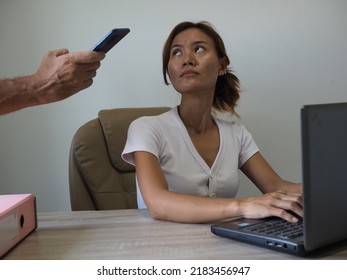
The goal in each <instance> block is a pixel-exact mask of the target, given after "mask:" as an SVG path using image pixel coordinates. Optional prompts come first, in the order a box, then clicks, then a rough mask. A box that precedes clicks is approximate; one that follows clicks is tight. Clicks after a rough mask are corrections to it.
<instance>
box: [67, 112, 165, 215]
mask: <svg viewBox="0 0 347 280" xmlns="http://www.w3.org/2000/svg"><path fill="white" fill-rule="evenodd" d="M169 109H170V108H168V107H155V108H119V109H110V110H102V111H100V112H99V114H98V118H96V119H93V120H91V121H89V122H87V123H86V124H84V125H83V126H81V127H80V128H79V129H78V130H77V132H76V134H75V135H74V137H73V140H72V143H71V149H70V157H69V190H70V201H71V209H72V210H74V211H75V210H111V209H128V208H137V200H136V183H135V168H134V167H133V166H132V165H130V164H128V163H126V162H124V161H123V159H122V158H121V153H122V151H123V148H124V146H125V142H126V139H127V132H128V127H129V125H130V123H131V122H132V121H133V120H135V119H137V118H139V117H141V116H152V115H159V114H161V113H164V112H166V111H168V110H169Z"/></svg>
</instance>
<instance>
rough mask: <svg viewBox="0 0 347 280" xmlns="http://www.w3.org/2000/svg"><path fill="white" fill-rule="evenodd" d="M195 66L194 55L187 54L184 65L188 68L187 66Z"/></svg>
mask: <svg viewBox="0 0 347 280" xmlns="http://www.w3.org/2000/svg"><path fill="white" fill-rule="evenodd" d="M194 64H195V60H194V58H193V57H192V55H190V54H187V55H186V56H185V57H184V59H183V65H184V66H187V65H194Z"/></svg>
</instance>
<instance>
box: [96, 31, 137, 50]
mask: <svg viewBox="0 0 347 280" xmlns="http://www.w3.org/2000/svg"><path fill="white" fill-rule="evenodd" d="M129 32H130V29H129V28H115V29H112V30H111V31H110V32H109V33H108V34H107V35H106V36H105V37H104V38H102V39H101V40H100V42H98V43H97V44H96V45H95V46H94V47H93V48H92V49H91V50H92V51H96V52H104V53H107V52H108V51H109V50H110V49H112V48H113V47H114V46H115V45H116V44H117V43H118V42H119V41H120V40H122V39H123V38H124V37H125V36H126V35H127V34H128V33H129Z"/></svg>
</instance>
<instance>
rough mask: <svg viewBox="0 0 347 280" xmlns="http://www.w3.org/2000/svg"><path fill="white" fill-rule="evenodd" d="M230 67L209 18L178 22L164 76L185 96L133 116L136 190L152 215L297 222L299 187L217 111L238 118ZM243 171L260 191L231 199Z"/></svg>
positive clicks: (130, 156) (129, 148)
mask: <svg viewBox="0 0 347 280" xmlns="http://www.w3.org/2000/svg"><path fill="white" fill-rule="evenodd" d="M228 65H229V58H228V56H227V54H226V50H225V47H224V43H223V41H222V39H221V38H220V36H219V35H218V33H217V32H216V31H215V30H214V28H213V27H212V26H211V25H210V24H209V23H207V22H199V23H192V22H182V23H180V24H178V25H177V26H176V27H175V28H174V29H173V30H172V32H171V34H170V35H169V37H168V39H167V41H166V43H165V45H164V49H163V75H164V80H165V82H166V84H169V82H168V79H167V78H169V79H170V81H171V83H172V85H173V87H174V88H175V89H176V90H177V91H178V92H179V93H180V94H181V102H180V105H179V106H177V107H175V108H172V109H171V110H170V111H169V112H167V113H164V114H162V115H160V116H151V117H142V118H140V119H138V120H135V121H134V122H133V123H132V124H131V126H130V127H129V131H128V140H127V143H126V146H125V148H124V151H123V154H122V157H123V159H124V160H125V161H127V162H129V163H131V164H133V165H135V166H136V177H137V182H138V187H139V189H138V192H139V191H140V192H141V195H142V197H143V200H144V203H145V205H146V207H148V209H149V211H150V213H151V216H152V217H153V218H154V219H161V220H170V221H177V222H187V223H204V222H212V221H216V220H221V219H227V218H233V217H246V218H263V217H268V216H278V217H281V218H283V219H286V220H288V221H292V222H297V221H298V218H297V216H302V215H303V213H302V212H303V211H302V207H301V185H300V184H294V183H291V182H287V181H284V180H283V179H281V178H280V177H279V176H278V175H277V174H276V173H275V171H274V170H273V169H272V168H271V167H270V165H269V164H268V163H267V162H266V160H265V159H264V158H263V157H262V155H261V153H260V152H259V149H258V147H257V146H256V144H255V142H254V141H253V139H252V136H251V135H250V134H249V132H248V131H247V130H246V129H245V128H244V127H243V126H242V125H241V124H239V123H237V122H235V121H225V120H221V119H219V118H218V117H216V115H215V112H218V111H219V112H229V113H230V114H234V115H236V112H235V106H236V102H237V100H238V99H239V81H238V79H237V77H236V76H235V75H234V74H232V73H231V71H230V70H229V69H228ZM239 169H240V170H241V171H242V172H243V173H245V174H246V175H247V176H248V178H250V179H251V180H252V181H253V182H254V184H255V185H256V186H257V187H258V188H259V190H260V191H261V192H262V193H263V195H261V196H258V197H250V198H247V199H235V198H234V197H235V195H236V193H237V189H238V185H239V175H238V172H239V171H238V170H239ZM140 204H141V202H140V201H139V207H141V205H140Z"/></svg>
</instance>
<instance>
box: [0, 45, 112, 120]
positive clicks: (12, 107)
mask: <svg viewBox="0 0 347 280" xmlns="http://www.w3.org/2000/svg"><path fill="white" fill-rule="evenodd" d="M104 57H105V54H104V53H102V52H93V51H81V52H74V53H69V51H68V50H66V49H62V50H57V51H49V52H47V53H46V54H45V56H44V57H43V59H42V62H41V65H40V67H39V69H38V70H37V72H36V73H35V74H33V75H29V76H24V77H17V78H14V79H6V80H0V115H3V114H6V113H10V112H14V111H17V110H20V109H22V108H26V107H30V106H36V105H40V104H46V103H51V102H56V101H60V100H63V99H65V98H68V97H70V96H71V95H73V94H75V93H77V92H79V91H81V90H83V89H86V88H88V87H90V86H91V85H92V83H93V78H94V77H95V76H96V70H97V69H98V68H99V67H100V61H101V60H102V59H103V58H104Z"/></svg>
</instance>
